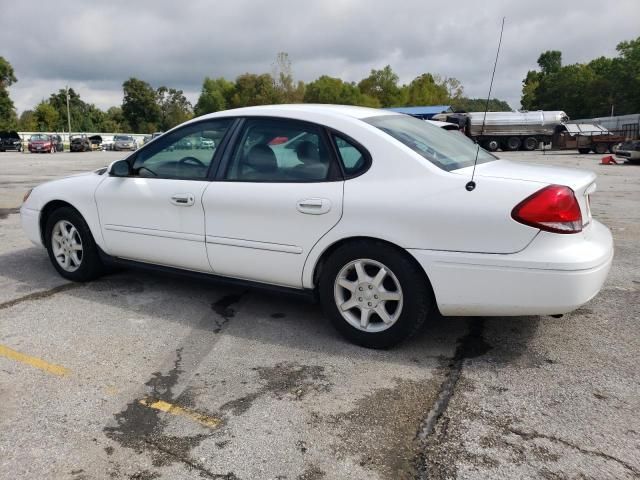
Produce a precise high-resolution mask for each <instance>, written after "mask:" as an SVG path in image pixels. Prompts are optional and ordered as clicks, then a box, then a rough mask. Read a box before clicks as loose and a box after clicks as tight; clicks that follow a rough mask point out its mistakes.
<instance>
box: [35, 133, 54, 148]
mask: <svg viewBox="0 0 640 480" xmlns="http://www.w3.org/2000/svg"><path fill="white" fill-rule="evenodd" d="M29 151H30V152H31V153H37V152H42V153H45V152H47V153H53V152H55V151H56V145H55V143H54V142H53V140H52V139H51V137H50V136H49V135H45V134H44V133H37V134H35V135H31V138H29Z"/></svg>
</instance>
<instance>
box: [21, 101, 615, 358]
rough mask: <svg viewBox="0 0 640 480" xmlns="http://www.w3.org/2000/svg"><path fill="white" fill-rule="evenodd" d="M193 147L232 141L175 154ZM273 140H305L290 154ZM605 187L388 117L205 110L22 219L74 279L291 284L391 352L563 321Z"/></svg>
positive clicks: (576, 290) (598, 252) (66, 187)
mask: <svg viewBox="0 0 640 480" xmlns="http://www.w3.org/2000/svg"><path fill="white" fill-rule="evenodd" d="M197 137H207V138H222V141H221V142H217V141H216V145H217V146H219V145H225V148H224V149H220V148H214V150H213V152H212V151H210V150H197V149H194V150H190V151H189V152H184V151H181V150H178V149H176V150H173V151H171V150H170V148H169V147H171V146H173V145H176V144H180V143H182V142H183V141H184V140H185V139H189V138H197ZM277 138H283V139H291V140H293V139H299V140H300V141H299V142H298V144H297V145H296V146H295V148H293V150H294V151H295V155H293V154H291V150H292V149H291V148H287V146H286V145H285V143H282V142H277V143H278V144H277V145H274V146H273V147H272V146H271V145H270V143H271V142H272V141H273V140H274V139H277ZM291 140H288V141H291ZM474 160H477V167H476V168H475V183H476V186H475V188H470V186H469V180H470V178H471V175H472V171H473V170H474ZM595 179H596V176H595V174H594V173H592V172H590V171H584V170H577V169H571V168H560V167H551V166H546V165H529V164H524V163H519V162H511V161H506V160H500V159H498V158H497V157H495V156H494V155H492V154H490V153H488V152H486V151H485V150H482V149H480V150H478V149H477V147H476V146H475V145H474V144H473V143H472V142H470V141H468V139H466V138H464V137H463V136H462V135H460V136H458V135H455V134H452V133H450V132H447V131H444V130H442V129H440V128H437V127H434V126H432V125H429V124H427V123H426V122H424V121H422V120H418V119H415V118H412V117H409V116H406V115H400V114H396V113H394V112H389V111H385V110H377V109H368V108H361V107H349V106H334V105H273V106H263V107H248V108H242V109H237V110H229V111H224V112H217V113H213V114H209V115H205V116H203V117H199V118H196V119H194V120H191V121H189V122H187V123H184V124H182V125H181V126H179V127H177V128H175V129H174V130H172V131H171V132H169V133H167V134H165V135H163V136H162V137H161V138H159V139H157V140H155V141H153V142H150V143H149V144H147V145H145V146H144V147H142V148H141V149H139V150H138V151H136V152H133V153H132V154H130V155H129V156H128V157H127V158H126V159H124V160H119V161H116V162H113V163H112V164H111V165H110V166H109V167H108V168H103V169H100V170H97V171H95V172H89V173H87V174H85V175H81V176H77V175H76V176H73V177H68V178H64V179H61V180H55V181H50V182H47V183H44V184H42V185H39V186H37V187H36V188H34V189H33V190H32V191H31V192H30V193H27V195H26V196H25V202H24V204H23V205H22V208H21V216H22V225H23V228H24V230H25V232H26V234H27V236H28V237H29V238H30V239H31V241H32V242H34V243H35V244H37V245H43V246H44V247H45V248H46V249H47V251H48V254H49V258H50V259H51V262H52V264H53V266H54V267H55V269H56V270H57V271H58V273H59V274H60V275H62V276H63V277H64V278H67V279H69V280H73V281H82V282H84V281H89V280H91V279H93V278H96V277H98V276H99V275H101V274H102V273H103V272H104V267H105V265H107V264H110V263H116V264H120V265H127V264H134V265H139V266H140V265H147V266H149V265H152V266H153V267H152V268H154V269H167V270H174V269H179V270H182V271H184V272H196V273H195V274H199V275H202V274H209V275H212V276H215V277H216V278H229V279H233V280H234V281H235V282H236V283H237V282H244V283H247V284H250V285H251V284H253V285H255V284H259V285H261V286H263V287H264V286H271V287H273V288H275V289H278V290H282V289H283V288H288V289H292V290H295V291H298V292H301V293H307V294H309V295H313V296H317V298H319V300H320V303H321V304H322V306H323V309H324V311H325V312H326V314H327V316H328V317H329V318H330V319H331V321H332V322H333V324H334V325H335V327H336V328H337V329H338V330H339V331H340V332H341V333H342V334H343V335H344V336H346V337H347V338H348V339H350V340H351V341H353V342H355V343H358V344H360V345H364V346H367V347H375V348H385V347H390V346H391V345H394V344H396V343H397V342H399V341H401V340H402V339H404V338H406V337H407V336H409V335H410V334H412V333H413V332H415V331H416V330H417V329H418V328H419V327H420V326H421V325H422V324H423V323H424V322H425V321H426V320H427V319H428V318H429V317H430V316H431V315H433V314H434V312H435V311H436V310H439V312H440V314H442V315H444V316H459V315H465V316H490V315H499V316H505V315H516V316H521V315H557V314H563V313H566V312H569V311H571V310H574V309H576V308H578V307H579V306H580V305H582V304H584V303H585V302H587V301H589V300H590V299H591V298H593V297H594V296H595V295H596V294H597V293H598V291H599V290H600V289H601V287H602V285H603V282H604V281H605V279H606V277H607V274H608V271H609V268H610V265H611V260H612V256H613V242H612V236H611V233H610V232H609V230H608V229H607V228H606V227H605V226H604V225H602V224H601V223H599V222H598V221H596V220H595V219H593V218H592V215H591V210H590V207H589V205H590V200H589V197H590V196H591V195H592V194H593V192H594V191H595V188H596V185H595ZM177 180H179V181H177Z"/></svg>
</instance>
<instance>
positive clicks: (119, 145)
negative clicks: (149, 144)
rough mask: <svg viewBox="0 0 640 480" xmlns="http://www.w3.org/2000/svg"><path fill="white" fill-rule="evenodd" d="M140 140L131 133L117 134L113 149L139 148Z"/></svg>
mask: <svg viewBox="0 0 640 480" xmlns="http://www.w3.org/2000/svg"><path fill="white" fill-rule="evenodd" d="M137 148H138V142H136V141H135V139H134V138H133V137H132V136H131V135H116V136H114V137H113V149H114V150H115V151H120V150H137Z"/></svg>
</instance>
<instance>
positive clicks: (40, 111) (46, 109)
mask: <svg viewBox="0 0 640 480" xmlns="http://www.w3.org/2000/svg"><path fill="white" fill-rule="evenodd" d="M35 118H36V122H37V124H38V130H39V131H41V132H52V131H56V130H57V126H58V120H59V118H60V116H59V115H58V111H57V110H56V109H55V107H54V106H53V105H51V104H50V103H49V102H47V101H44V100H43V101H41V102H40V103H39V104H38V106H37V107H36V110H35Z"/></svg>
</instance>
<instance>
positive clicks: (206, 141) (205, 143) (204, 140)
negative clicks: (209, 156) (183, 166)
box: [196, 137, 216, 148]
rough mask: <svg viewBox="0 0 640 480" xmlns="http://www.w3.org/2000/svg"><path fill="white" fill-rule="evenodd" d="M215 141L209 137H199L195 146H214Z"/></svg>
mask: <svg viewBox="0 0 640 480" xmlns="http://www.w3.org/2000/svg"><path fill="white" fill-rule="evenodd" d="M215 145H216V144H215V142H214V141H213V140H212V139H210V138H205V137H199V138H198V141H197V147H196V148H214V147H215Z"/></svg>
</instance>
